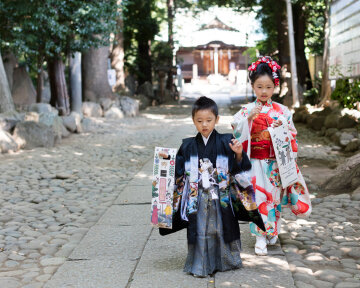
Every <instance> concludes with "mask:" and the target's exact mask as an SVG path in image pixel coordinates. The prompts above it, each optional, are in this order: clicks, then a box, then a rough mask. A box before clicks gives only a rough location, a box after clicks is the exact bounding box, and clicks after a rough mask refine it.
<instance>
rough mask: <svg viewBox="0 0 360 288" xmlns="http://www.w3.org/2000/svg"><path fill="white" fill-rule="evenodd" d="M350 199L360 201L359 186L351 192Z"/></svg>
mask: <svg viewBox="0 0 360 288" xmlns="http://www.w3.org/2000/svg"><path fill="white" fill-rule="evenodd" d="M351 199H352V200H355V201H360V186H359V187H358V188H356V189H355V190H354V191H353V192H352V193H351Z"/></svg>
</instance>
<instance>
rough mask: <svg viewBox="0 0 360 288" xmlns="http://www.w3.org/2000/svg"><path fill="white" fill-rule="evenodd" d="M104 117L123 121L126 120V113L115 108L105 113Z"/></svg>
mask: <svg viewBox="0 0 360 288" xmlns="http://www.w3.org/2000/svg"><path fill="white" fill-rule="evenodd" d="M104 117H105V118H108V119H122V118H124V113H123V112H122V111H121V110H120V109H119V108H118V107H116V106H113V107H111V108H110V109H109V110H108V111H106V112H105V114H104Z"/></svg>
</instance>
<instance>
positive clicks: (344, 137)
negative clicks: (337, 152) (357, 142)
mask: <svg viewBox="0 0 360 288" xmlns="http://www.w3.org/2000/svg"><path fill="white" fill-rule="evenodd" d="M354 138H355V137H354V135H352V134H350V133H347V132H343V133H341V135H340V139H339V144H340V145H341V146H343V147H345V146H346V145H348V144H349V143H350V142H351V140H352V139H354Z"/></svg>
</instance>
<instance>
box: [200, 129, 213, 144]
mask: <svg viewBox="0 0 360 288" xmlns="http://www.w3.org/2000/svg"><path fill="white" fill-rule="evenodd" d="M216 133H217V131H216V129H213V130H212V131H211V132H210V134H209V137H208V138H207V139H208V141H209V139H210V137H211V136H212V135H215V134H216ZM196 138H201V139H203V138H205V136H203V135H202V134H201V133H200V132H198V133H197V134H196ZM205 139H206V138H205Z"/></svg>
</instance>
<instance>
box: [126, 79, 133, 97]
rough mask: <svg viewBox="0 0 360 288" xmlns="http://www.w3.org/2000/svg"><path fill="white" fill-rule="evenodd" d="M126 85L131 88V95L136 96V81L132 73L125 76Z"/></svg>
mask: <svg viewBox="0 0 360 288" xmlns="http://www.w3.org/2000/svg"><path fill="white" fill-rule="evenodd" d="M125 87H126V88H127V89H128V90H129V92H130V95H131V96H134V94H135V92H136V82H135V79H134V77H133V76H132V75H128V76H126V78H125Z"/></svg>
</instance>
